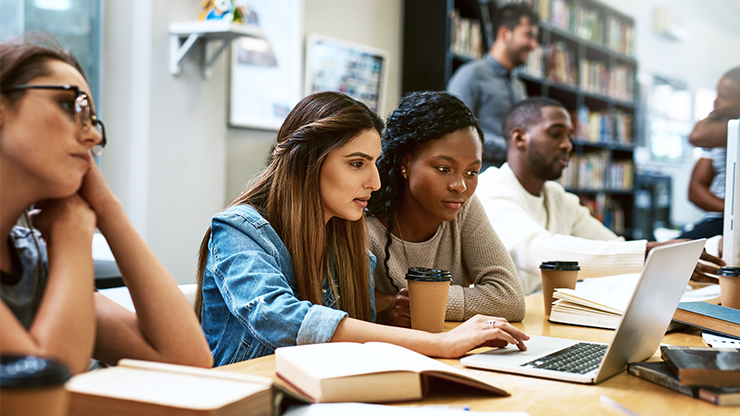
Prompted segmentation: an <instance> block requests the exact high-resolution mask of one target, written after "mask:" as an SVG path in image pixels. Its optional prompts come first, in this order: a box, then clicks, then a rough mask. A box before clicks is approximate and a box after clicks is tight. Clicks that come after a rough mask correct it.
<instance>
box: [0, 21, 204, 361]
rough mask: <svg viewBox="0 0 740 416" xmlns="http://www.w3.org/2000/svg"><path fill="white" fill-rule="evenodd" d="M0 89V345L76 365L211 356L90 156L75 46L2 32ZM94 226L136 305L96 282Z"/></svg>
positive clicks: (89, 109) (93, 135)
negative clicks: (5, 37) (121, 301)
mask: <svg viewBox="0 0 740 416" xmlns="http://www.w3.org/2000/svg"><path fill="white" fill-rule="evenodd" d="M40 43H41V44H40ZM0 93H1V94H0V202H2V203H1V204H0V237H2V241H3V244H1V245H0V297H1V298H2V302H0V353H2V354H23V355H27V354H32V355H40V356H47V357H51V358H55V359H57V360H59V361H61V362H63V363H64V364H66V365H67V366H68V367H69V368H70V369H71V370H72V372H75V373H77V372H81V371H84V370H86V369H87V368H88V366H89V364H90V358H91V356H92V357H95V358H97V359H99V360H101V361H104V362H106V363H109V364H115V363H117V362H118V360H119V359H121V358H137V359H142V360H150V361H164V362H170V363H177V364H185V365H194V366H202V367H210V366H211V365H212V362H213V360H212V358H211V356H210V354H209V350H208V345H207V344H206V340H205V337H204V336H203V333H202V331H201V330H200V328H199V327H198V320H197V319H196V317H195V314H193V312H192V310H191V308H190V305H189V304H188V301H187V300H186V299H185V297H184V296H183V295H182V292H180V290H179V289H178V288H177V285H176V283H175V281H174V279H173V278H172V276H170V274H169V273H168V272H167V269H165V268H164V266H163V265H162V263H161V262H160V261H159V260H158V259H157V258H156V256H155V255H154V253H153V252H152V250H151V249H150V248H149V247H148V246H147V245H146V243H145V242H144V240H143V239H142V238H141V236H140V235H139V234H138V232H137V231H136V229H135V228H134V226H133V224H132V223H131V221H130V220H129V219H128V217H127V216H126V213H125V212H124V210H123V206H122V205H121V203H120V202H119V201H118V199H117V198H116V197H115V195H113V192H111V190H110V188H109V187H108V185H107V184H106V182H105V179H104V178H103V174H102V173H101V172H100V169H98V166H97V165H96V163H95V159H94V158H93V156H100V154H101V153H102V151H103V147H104V146H105V144H106V135H105V129H104V128H103V123H102V122H101V121H100V119H99V118H98V117H97V115H96V113H95V106H94V103H93V99H92V95H91V94H90V86H89V85H88V84H87V80H86V79H85V74H84V72H83V71H82V68H81V67H80V65H79V63H78V62H77V60H76V59H75V58H74V56H72V55H71V54H70V53H69V52H67V51H65V50H63V49H62V48H61V46H60V45H59V44H58V43H56V41H55V40H54V39H53V38H52V37H51V36H49V35H45V36H44V35H41V34H39V35H37V36H34V42H31V41H29V40H28V39H25V38H21V39H17V40H14V41H9V42H5V43H1V44H0ZM32 208H33V209H34V210H33V211H34V212H35V215H29V212H30V211H31V209H32ZM29 217H30V218H29ZM20 218H24V219H25V222H26V223H27V224H26V226H19V225H18V221H19V219H20ZM96 227H97V228H98V229H100V231H101V232H102V233H103V235H104V236H105V238H106V239H107V240H108V243H109V245H110V247H111V250H112V252H113V255H114V256H115V258H116V261H117V263H118V267H119V269H120V270H121V274H122V276H123V281H124V282H125V283H126V286H128V288H129V291H130V293H131V297H132V300H133V303H134V305H136V313H132V312H130V311H128V310H126V309H124V308H123V307H122V306H120V305H118V304H115V303H113V301H111V300H109V299H108V298H106V297H105V296H103V295H101V294H99V293H96V292H95V291H94V289H95V285H94V276H93V269H94V267H93V259H92V252H91V247H92V238H93V233H94V232H95V228H96Z"/></svg>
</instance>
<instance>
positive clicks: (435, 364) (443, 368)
mask: <svg viewBox="0 0 740 416" xmlns="http://www.w3.org/2000/svg"><path fill="white" fill-rule="evenodd" d="M365 345H366V346H368V347H369V348H371V349H373V350H374V351H377V352H378V353H379V354H382V355H383V356H384V357H388V359H392V360H395V361H398V362H400V363H403V366H404V367H405V368H407V369H409V370H410V371H414V372H417V373H421V372H422V371H440V372H444V373H453V374H457V375H459V376H462V377H466V378H473V377H471V376H470V375H468V374H467V373H465V372H464V371H462V370H459V369H457V368H455V367H452V366H449V365H447V364H445V363H442V362H439V361H437V360H435V359H433V358H429V357H427V356H425V355H422V354H419V353H417V352H414V351H411V350H410V349H408V348H404V347H399V346H398V345H393V344H388V343H385V342H368V343H365Z"/></svg>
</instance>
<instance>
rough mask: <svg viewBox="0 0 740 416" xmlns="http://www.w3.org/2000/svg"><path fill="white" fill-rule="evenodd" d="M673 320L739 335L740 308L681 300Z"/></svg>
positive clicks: (721, 332)
mask: <svg viewBox="0 0 740 416" xmlns="http://www.w3.org/2000/svg"><path fill="white" fill-rule="evenodd" d="M673 320H674V321H678V322H681V323H684V324H687V325H692V326H696V327H699V328H701V329H705V330H708V331H713V332H717V333H720V334H726V335H730V336H733V337H740V310H737V309H732V308H728V307H726V306H720V305H712V304H708V303H694V302H681V303H679V304H678V309H676V313H675V315H673Z"/></svg>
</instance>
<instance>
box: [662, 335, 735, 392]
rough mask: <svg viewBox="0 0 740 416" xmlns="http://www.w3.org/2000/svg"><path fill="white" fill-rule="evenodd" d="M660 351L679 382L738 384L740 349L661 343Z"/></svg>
mask: <svg viewBox="0 0 740 416" xmlns="http://www.w3.org/2000/svg"><path fill="white" fill-rule="evenodd" d="M660 353H661V356H662V357H663V361H665V363H666V364H668V366H669V367H670V368H671V370H672V371H673V373H674V374H675V375H676V376H678V379H679V380H680V381H681V383H682V384H687V385H709V386H725V387H740V349H735V348H705V347H678V346H673V345H663V346H661V347H660Z"/></svg>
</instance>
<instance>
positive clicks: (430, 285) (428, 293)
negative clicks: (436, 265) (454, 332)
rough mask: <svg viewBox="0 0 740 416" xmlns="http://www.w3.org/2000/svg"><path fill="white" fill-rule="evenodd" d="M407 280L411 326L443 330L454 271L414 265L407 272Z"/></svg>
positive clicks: (413, 327)
mask: <svg viewBox="0 0 740 416" xmlns="http://www.w3.org/2000/svg"><path fill="white" fill-rule="evenodd" d="M406 280H407V282H408V286H409V308H410V309H411V328H412V329H420V330H422V331H427V332H442V328H443V326H444V322H445V313H446V312H447V296H448V295H449V291H450V282H451V281H452V273H450V272H448V271H446V270H434V269H427V268H424V267H412V268H410V269H409V270H408V272H407V273H406Z"/></svg>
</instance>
